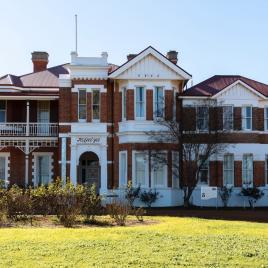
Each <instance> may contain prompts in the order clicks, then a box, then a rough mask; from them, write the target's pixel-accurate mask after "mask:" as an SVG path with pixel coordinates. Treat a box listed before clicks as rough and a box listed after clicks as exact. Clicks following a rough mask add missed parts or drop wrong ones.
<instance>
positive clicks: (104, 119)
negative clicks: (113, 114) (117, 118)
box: [100, 92, 107, 122]
mask: <svg viewBox="0 0 268 268" xmlns="http://www.w3.org/2000/svg"><path fill="white" fill-rule="evenodd" d="M100 113H101V114H100V121H101V122H107V93H106V92H105V93H101V94H100Z"/></svg>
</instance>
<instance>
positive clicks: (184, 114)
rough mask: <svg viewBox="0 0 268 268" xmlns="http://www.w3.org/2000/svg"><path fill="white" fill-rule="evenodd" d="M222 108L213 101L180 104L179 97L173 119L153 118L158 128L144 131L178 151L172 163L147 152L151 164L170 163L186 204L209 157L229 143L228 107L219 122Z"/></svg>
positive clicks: (200, 178)
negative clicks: (227, 135)
mask: <svg viewBox="0 0 268 268" xmlns="http://www.w3.org/2000/svg"><path fill="white" fill-rule="evenodd" d="M224 109H225V108H223V106H222V105H221V104H219V103H217V101H211V100H205V101H203V102H202V103H199V104H198V106H196V107H194V106H190V107H182V102H181V100H179V104H178V106H177V116H176V118H168V117H167V116H166V117H164V116H163V117H156V119H155V120H154V121H155V123H156V125H158V129H157V130H154V131H149V132H146V134H147V135H148V136H149V137H150V139H151V141H153V142H154V143H155V142H156V143H158V144H163V146H162V147H163V148H164V147H165V146H166V145H167V144H171V146H172V150H174V151H177V152H178V153H179V162H173V161H172V163H170V161H168V159H167V158H166V157H163V154H160V153H159V151H156V150H151V151H150V157H151V158H152V159H154V161H153V163H165V164H166V165H167V166H170V165H171V170H172V172H173V174H174V175H176V176H178V177H179V180H180V188H181V189H182V190H183V192H184V206H186V207H188V206H189V202H190V198H191V196H192V193H193V191H194V189H195V188H196V186H197V184H198V183H199V182H200V181H201V182H202V180H205V177H206V172H207V171H206V167H207V163H208V161H209V159H210V158H211V157H212V156H217V155H219V154H223V152H224V151H225V150H226V149H227V147H228V146H229V144H228V143H227V141H228V139H226V133H227V132H228V131H229V129H231V128H232V124H233V122H232V117H233V116H232V114H231V113H232V110H230V111H228V109H225V111H224V118H225V120H224V123H223V110H224ZM165 110H166V109H165ZM228 113H229V114H228ZM196 115H197V116H196ZM152 148H153V145H152Z"/></svg>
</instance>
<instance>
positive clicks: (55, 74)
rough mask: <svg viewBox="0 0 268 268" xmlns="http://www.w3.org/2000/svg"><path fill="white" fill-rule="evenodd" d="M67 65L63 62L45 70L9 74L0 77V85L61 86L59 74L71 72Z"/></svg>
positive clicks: (28, 86)
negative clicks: (17, 74) (23, 73)
mask: <svg viewBox="0 0 268 268" xmlns="http://www.w3.org/2000/svg"><path fill="white" fill-rule="evenodd" d="M66 66H67V64H62V65H58V66H54V67H51V68H48V69H46V70H44V71H40V72H35V73H29V74H25V75H22V76H15V75H10V74H8V75H5V76H3V77H1V78H0V86H14V87H23V88H24V87H26V88H57V87H59V81H58V79H59V75H60V74H68V73H69V72H68V70H67V68H66Z"/></svg>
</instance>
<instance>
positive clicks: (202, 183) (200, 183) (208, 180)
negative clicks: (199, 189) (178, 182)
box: [198, 159, 210, 186]
mask: <svg viewBox="0 0 268 268" xmlns="http://www.w3.org/2000/svg"><path fill="white" fill-rule="evenodd" d="M206 161H207V162H208V179H207V182H206V183H205V182H201V178H200V175H201V170H204V168H201V169H199V174H198V185H200V186H202V185H209V184H210V172H209V171H210V160H209V159H207V160H206Z"/></svg>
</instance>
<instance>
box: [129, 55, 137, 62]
mask: <svg viewBox="0 0 268 268" xmlns="http://www.w3.org/2000/svg"><path fill="white" fill-rule="evenodd" d="M136 56H137V54H128V55H127V60H128V61H130V60H132V59H133V58H135V57H136Z"/></svg>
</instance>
